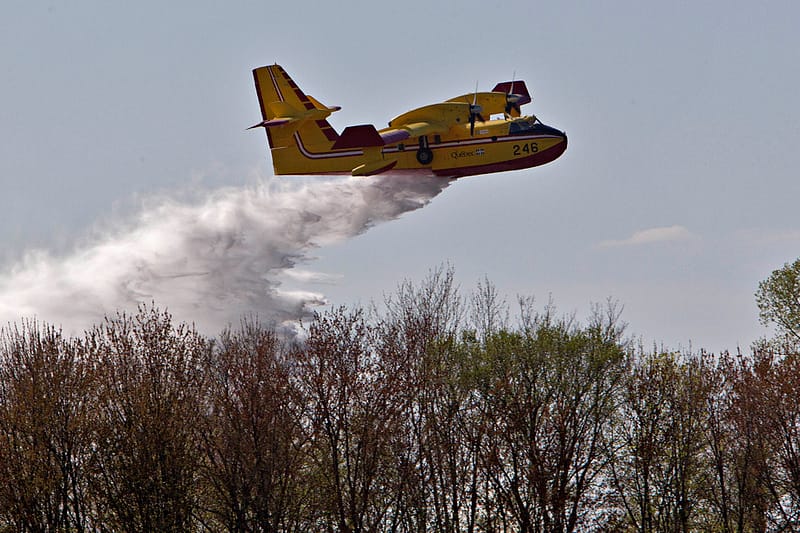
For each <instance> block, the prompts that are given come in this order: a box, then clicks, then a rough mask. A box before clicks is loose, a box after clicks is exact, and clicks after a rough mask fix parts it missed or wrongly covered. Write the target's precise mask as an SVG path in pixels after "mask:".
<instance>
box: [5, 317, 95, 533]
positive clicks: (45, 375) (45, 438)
mask: <svg viewBox="0 0 800 533" xmlns="http://www.w3.org/2000/svg"><path fill="white" fill-rule="evenodd" d="M93 379H94V376H93V372H92V369H91V368H90V366H89V365H87V364H86V361H85V360H84V358H83V357H82V352H81V349H80V346H79V344H78V343H77V342H75V341H73V340H67V339H65V338H63V337H62V335H61V332H60V331H58V330H56V329H55V328H53V327H52V326H48V325H46V324H42V325H40V324H38V323H36V322H23V324H22V326H21V327H19V328H17V327H14V328H13V329H8V330H4V331H3V332H2V338H1V339H0V479H2V482H0V520H2V521H4V522H5V523H6V524H8V525H9V526H10V527H11V528H13V529H14V530H16V531H67V530H69V531H87V530H89V529H91V519H90V514H91V500H90V495H89V494H88V492H89V490H90V486H89V484H90V480H89V472H88V470H87V468H86V458H87V456H88V453H89V447H90V443H91V441H90V435H89V430H88V428H89V417H90V416H91V403H92V399H93V398H92V394H93ZM0 528H2V526H0Z"/></svg>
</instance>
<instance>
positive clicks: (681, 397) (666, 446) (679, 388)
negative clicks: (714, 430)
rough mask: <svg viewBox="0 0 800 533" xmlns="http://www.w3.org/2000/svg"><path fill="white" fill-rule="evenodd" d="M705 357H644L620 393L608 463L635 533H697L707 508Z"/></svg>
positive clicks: (628, 521)
mask: <svg viewBox="0 0 800 533" xmlns="http://www.w3.org/2000/svg"><path fill="white" fill-rule="evenodd" d="M705 370H706V365H705V361H704V359H703V358H702V357H696V356H688V357H686V358H684V357H683V356H681V355H680V354H676V353H659V352H655V353H652V354H639V355H638V357H636V358H635V359H634V361H633V363H632V366H631V371H630V372H629V373H628V376H627V379H626V381H625V386H624V388H623V393H622V395H621V399H622V401H621V404H620V406H619V409H618V411H617V422H616V424H615V432H614V436H613V438H612V441H611V442H612V443H613V444H614V445H615V446H614V447H613V448H612V452H613V453H612V454H611V461H610V463H609V471H610V479H611V483H612V486H613V487H614V489H615V493H616V496H617V501H618V502H619V504H620V506H621V507H622V509H623V510H624V514H625V520H624V522H625V523H627V524H628V525H629V526H630V527H632V528H634V529H635V530H636V531H641V532H651V531H684V532H686V531H695V530H697V529H700V528H701V525H702V524H704V523H707V521H708V516H707V513H706V512H705V508H704V506H703V505H702V502H703V501H704V500H705V497H706V487H707V482H708V481H709V476H708V475H707V470H708V469H707V465H706V464H705V462H704V461H705V457H706V453H705V450H706V447H705V443H706V440H705V436H704V435H705V433H704V428H705V426H704V425H705V423H706V411H705V407H706V405H707V398H708V394H709V392H708V380H707V377H708V373H707V372H705Z"/></svg>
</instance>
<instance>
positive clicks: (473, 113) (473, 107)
mask: <svg viewBox="0 0 800 533" xmlns="http://www.w3.org/2000/svg"><path fill="white" fill-rule="evenodd" d="M482 112H483V108H482V107H481V106H479V105H478V82H477V81H476V82H475V96H473V97H472V103H471V104H470V105H469V135H470V137H474V136H475V118H476V117H477V118H479V119H480V120H481V122H485V120H484V118H483V116H482V115H481V113H482Z"/></svg>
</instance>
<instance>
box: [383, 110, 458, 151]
mask: <svg viewBox="0 0 800 533" xmlns="http://www.w3.org/2000/svg"><path fill="white" fill-rule="evenodd" d="M469 111H470V104H469V103H466V102H442V103H440V104H431V105H426V106H424V107H419V108H417V109H413V110H411V111H408V112H406V113H403V114H402V115H399V116H397V117H395V118H393V119H392V120H390V121H389V127H388V128H385V129H383V130H381V131H380V132H379V134H380V136H381V137H382V138H383V140H384V142H385V143H386V144H395V143H398V142H400V141H402V140H404V139H408V138H409V137H422V136H423V135H434V134H437V133H446V132H447V131H449V130H450V128H451V127H453V126H457V125H459V124H468V123H469Z"/></svg>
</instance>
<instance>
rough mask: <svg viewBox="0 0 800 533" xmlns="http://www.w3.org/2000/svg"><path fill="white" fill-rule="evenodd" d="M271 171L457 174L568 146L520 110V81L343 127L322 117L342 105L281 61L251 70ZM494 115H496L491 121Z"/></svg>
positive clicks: (531, 159)
mask: <svg viewBox="0 0 800 533" xmlns="http://www.w3.org/2000/svg"><path fill="white" fill-rule="evenodd" d="M253 77H254V79H255V85H256V93H257V95H258V100H259V103H260V105H261V116H262V119H263V120H262V121H261V122H259V123H258V124H254V125H253V126H250V128H248V129H253V128H259V127H263V128H264V130H265V131H266V133H267V140H268V142H269V146H270V150H271V153H272V164H273V167H274V169H275V174H276V175H282V174H303V175H309V174H312V175H313V174H352V175H353V176H371V175H374V174H380V173H381V172H387V171H389V170H391V171H392V172H406V173H416V174H424V175H434V176H441V177H447V178H460V177H464V176H472V175H476V174H488V173H491V172H504V171H507V170H518V169H523V168H530V167H535V166H539V165H544V164H545V163H549V162H551V161H553V160H555V159H557V158H558V157H559V156H560V155H561V154H563V153H564V151H565V150H566V149H567V135H566V133H564V132H563V131H560V130H558V129H556V128H553V127H550V126H546V125H544V124H542V123H541V122H540V121H539V120H538V119H537V118H536V117H535V116H526V115H522V113H521V109H520V108H521V106H522V105H524V104H527V103H530V102H531V97H530V93H529V92H528V89H527V87H526V86H525V82H524V81H521V80H517V81H510V82H503V83H499V84H497V85H496V86H495V88H494V89H493V90H492V91H490V92H477V91H475V92H474V93H468V94H465V95H462V96H457V97H455V98H451V99H450V100H447V101H445V102H441V103H438V104H432V105H427V106H424V107H420V108H417V109H414V110H412V111H408V112H406V113H403V114H401V115H398V116H397V117H395V118H394V119H392V120H391V121H389V127H388V128H384V129H381V130H378V129H376V128H375V126H373V125H371V124H365V125H359V126H349V127H348V128H345V130H344V131H343V132H342V133H341V134H339V133H337V132H336V131H335V130H334V129H333V127H331V125H330V124H329V123H328V121H327V118H328V117H329V116H330V115H331V114H332V113H334V112H336V111H339V110H340V109H341V108H340V107H338V106H333V107H328V106H325V105H323V104H321V103H320V102H319V101H318V100H316V99H314V98H313V97H311V96H309V95H306V94H305V93H304V92H303V91H302V90H301V89H300V88H299V87H298V86H297V84H295V82H294V81H293V80H292V78H291V77H289V75H288V74H287V73H286V71H285V70H284V69H283V68H282V67H281V66H279V65H271V66H266V67H260V68H257V69H255V70H254V71H253ZM493 117H496V118H493Z"/></svg>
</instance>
